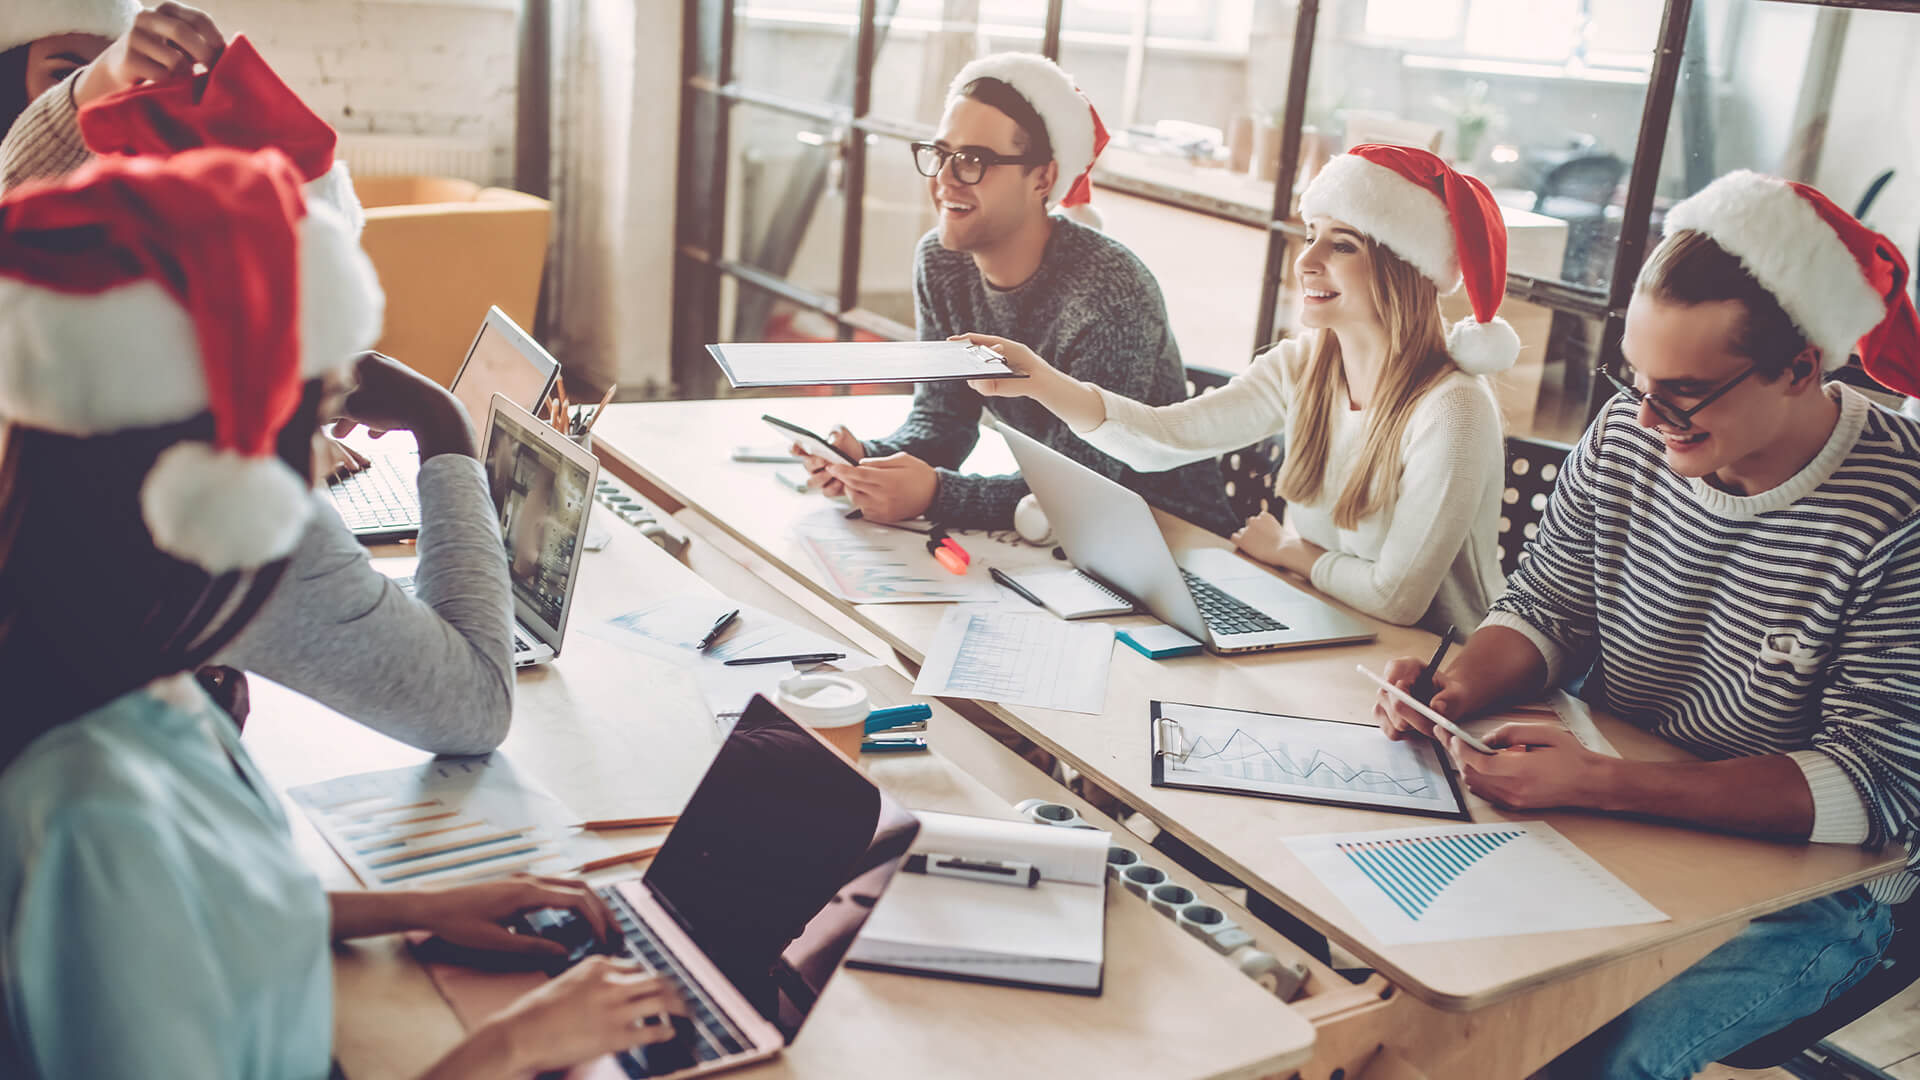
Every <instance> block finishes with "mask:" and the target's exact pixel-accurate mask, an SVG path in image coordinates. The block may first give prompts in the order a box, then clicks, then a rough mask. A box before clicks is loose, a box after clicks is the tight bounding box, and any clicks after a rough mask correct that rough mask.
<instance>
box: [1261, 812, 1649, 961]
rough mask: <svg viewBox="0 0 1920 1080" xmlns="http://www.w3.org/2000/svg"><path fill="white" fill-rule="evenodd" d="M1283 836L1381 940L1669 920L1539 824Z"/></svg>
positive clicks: (1442, 938) (1460, 938) (1408, 940)
mask: <svg viewBox="0 0 1920 1080" xmlns="http://www.w3.org/2000/svg"><path fill="white" fill-rule="evenodd" d="M1286 843H1287V846H1288V847H1290V848H1292V849H1293V852H1294V854H1295V855H1298V856H1299V857H1300V860H1301V861H1302V862H1304V863H1305V864H1306V865H1307V868H1308V869H1309V870H1312V871H1313V873H1314V875H1315V876H1316V877H1318V878H1319V879H1320V880H1321V881H1322V882H1323V883H1324V884H1326V886H1327V887H1328V888H1330V889H1332V890H1333V892H1334V894H1335V895H1336V896H1338V897H1339V898H1340V899H1341V901H1342V902H1343V903H1345V904H1346V905H1347V908H1348V909H1349V910H1351V911H1352V912H1353V913H1354V914H1355V915H1357V916H1359V918H1360V921H1361V922H1363V923H1365V924H1366V927H1367V929H1368V930H1369V931H1370V932H1372V934H1373V936H1374V937H1376V938H1378V939H1379V940H1380V943H1381V944H1383V945H1408V944H1415V943H1421V942H1433V941H1464V940H1467V939H1470V938H1488V937H1508V936H1511V935H1516V934H1543V933H1549V932H1555V931H1562V930H1589V929H1593V928H1595V927H1601V926H1632V925H1637V924H1641V923H1655V922H1664V921H1666V918H1667V916H1666V915H1665V914H1664V913H1662V912H1661V911H1660V910H1659V909H1658V908H1655V907H1654V906H1653V905H1652V904H1649V903H1647V901H1646V900H1645V899H1644V898H1643V897H1641V896H1640V894H1639V893H1636V892H1634V891H1633V890H1632V889H1630V888H1628V887H1627V886H1626V883H1625V882H1622V881H1621V880H1620V879H1619V878H1617V877H1615V876H1613V875H1612V874H1611V873H1609V872H1608V871H1607V870H1606V868H1605V867H1602V866H1601V865H1600V864H1599V863H1597V862H1595V861H1594V860H1593V859H1592V858H1591V857H1590V856H1588V855H1587V854H1586V853H1585V852H1583V851H1581V850H1580V849H1579V848H1577V847H1575V846H1574V845H1573V844H1572V842H1570V841H1569V840H1568V839H1567V838H1566V837H1564V836H1562V835H1560V833H1559V832H1558V831H1556V830H1555V829H1554V828H1553V827H1552V826H1550V825H1547V824H1546V823H1544V822H1539V821H1528V822H1518V823H1514V824H1504V825H1442V826H1437V827H1431V828H1419V829H1390V830H1386V831H1382V832H1365V833H1344V834H1327V835H1322V836H1298V837H1292V838H1290V839H1288V840H1287V841H1286Z"/></svg>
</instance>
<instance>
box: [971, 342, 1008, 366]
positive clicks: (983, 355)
mask: <svg viewBox="0 0 1920 1080" xmlns="http://www.w3.org/2000/svg"><path fill="white" fill-rule="evenodd" d="M967 355H968V356H971V357H973V358H974V359H975V360H977V361H979V362H980V363H982V364H994V365H997V366H999V367H1002V368H1004V367H1006V366H1007V358H1006V357H1004V356H1001V355H1000V353H999V350H997V349H994V348H993V347H992V346H989V345H974V344H969V345H968V346H967Z"/></svg>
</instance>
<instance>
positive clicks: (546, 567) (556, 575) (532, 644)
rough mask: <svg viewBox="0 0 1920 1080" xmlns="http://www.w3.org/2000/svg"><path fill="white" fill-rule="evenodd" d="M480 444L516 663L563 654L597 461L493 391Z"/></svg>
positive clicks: (584, 540) (591, 504) (540, 662)
mask: <svg viewBox="0 0 1920 1080" xmlns="http://www.w3.org/2000/svg"><path fill="white" fill-rule="evenodd" d="M486 417H487V422H486V427H485V428H484V429H483V431H484V433H485V436H486V438H485V441H484V442H483V444H482V448H481V451H480V459H481V462H482V464H484V465H485V466H486V471H487V491H488V493H489V494H491V495H492V497H493V509H494V513H496V514H498V515H499V517H500V538H501V541H502V542H503V543H504V544H505V545H506V549H507V578H508V580H509V581H510V582H511V583H512V585H513V618H514V626H513V666H514V667H527V666H529V665H532V664H543V663H546V662H547V661H548V660H551V659H553V658H554V657H556V656H559V655H560V641H561V639H562V638H564V637H565V636H566V633H567V616H568V615H569V614H570V613H571V612H572V610H573V593H574V583H575V582H576V581H577V580H578V579H579V576H580V555H581V553H582V552H584V551H585V550H586V535H587V519H588V517H589V516H590V515H591V513H592V511H593V485H594V482H595V481H596V480H597V479H598V478H599V475H600V461H599V459H598V458H595V457H594V456H593V455H592V454H591V453H588V452H587V451H585V450H582V449H581V448H580V447H579V446H578V445H577V444H575V443H574V442H573V440H571V439H569V438H567V437H566V436H564V435H562V434H560V433H559V432H558V431H555V430H554V429H553V425H551V424H546V423H542V422H541V421H539V420H536V419H534V416H533V414H532V413H530V412H528V411H527V410H525V409H523V408H521V407H520V406H518V405H515V404H514V403H513V402H511V401H509V400H507V396H506V395H505V394H495V395H494V396H493V407H492V409H491V410H490V411H489V412H488V413H486Z"/></svg>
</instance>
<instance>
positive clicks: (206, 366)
mask: <svg viewBox="0 0 1920 1080" xmlns="http://www.w3.org/2000/svg"><path fill="white" fill-rule="evenodd" d="M380 314H381V295H380V290H379V285H378V284H377V282H376V281H375V280H374V276H373V269H372V266H371V265H370V264H369V263H368V262H367V260H366V257H365V256H364V255H363V254H362V253H361V252H360V250H359V246H358V243H357V241H356V239H355V237H354V235H353V232H352V230H351V229H350V228H349V227H348V226H347V224H346V222H345V221H343V220H341V218H340V217H339V215H338V214H336V213H335V212H334V211H333V210H332V209H330V208H328V207H326V206H324V205H319V204H313V205H308V204H307V203H306V202H305V199H304V196H303V194H302V190H301V175H300V173H299V172H298V171H297V170H296V169H295V167H294V166H293V165H292V163H291V162H289V161H288V159H287V158H286V157H285V156H284V155H283V154H281V153H280V152H279V151H277V150H263V151H258V152H256V153H252V154H248V153H242V152H240V151H236V150H225V149H208V150H195V151H190V152H188V153H184V154H179V155H176V156H174V157H170V158H165V159H161V158H132V159H110V160H102V161H99V162H95V163H94V164H92V165H89V166H87V167H86V168H84V169H81V170H80V171H78V172H76V173H74V174H73V175H72V176H71V177H69V178H67V179H66V180H65V181H63V182H61V183H58V184H28V185H25V186H22V187H20V188H17V189H15V190H14V191H13V192H11V193H10V194H9V195H8V196H7V197H6V198H5V199H0V418H3V419H4V420H6V421H7V422H9V423H14V424H20V425H23V426H27V427H32V428H39V429H43V430H47V431H53V432H58V433H60V434H63V435H71V436H77V437H86V436H93V435H102V434H107V433H110V432H115V431H122V430H129V429H137V428H145V427H156V426H160V425H164V424H171V423H178V422H181V421H185V420H190V419H192V418H193V417H195V416H198V415H200V414H201V413H204V412H211V413H212V414H213V419H214V438H213V441H212V442H211V443H203V442H181V443H177V444H175V445H174V446H172V447H169V448H168V449H167V450H166V451H164V452H163V453H162V454H161V455H160V457H159V458H158V459H157V460H156V461H155V463H154V465H153V468H152V470H151V471H150V472H149V473H148V474H147V477H146V480H145V482H144V483H143V484H142V487H141V492H140V499H141V511H142V516H143V517H144V519H145V521H146V523H147V527H148V529H149V530H150V531H151V533H152V534H153V540H154V544H155V546H157V547H158V548H160V550H162V551H165V552H167V553H168V554H170V555H173V556H174V557H176V558H179V559H181V560H184V561H186V562H190V563H193V564H195V565H197V566H200V567H202V568H204V569H206V570H208V571H210V572H213V573H224V572H227V571H232V570H239V569H244V568H250V567H257V566H262V565H265V564H266V563H269V562H272V561H273V560H275V559H278V558H281V557H284V556H285V555H287V554H288V553H289V552H291V551H292V550H293V547H294V544H295V543H296V542H297V541H298V540H299V537H300V534H301V530H302V529H303V527H304V525H305V522H306V519H307V516H308V514H309V513H311V511H312V504H313V500H312V493H311V491H310V490H309V481H308V478H306V477H303V476H300V475H298V474H296V473H295V472H294V471H293V470H291V469H289V468H288V467H287V466H286V464H285V463H283V462H282V461H280V460H279V459H278V458H277V457H276V456H275V440H276V439H277V437H278V435H279V432H280V429H281V428H282V427H283V426H284V425H285V424H286V422H287V419H288V418H289V417H290V416H291V415H292V413H293V411H294V409H295V407H296V406H297V405H298V403H299V400H300V394H301V384H302V382H303V381H304V380H306V379H309V378H313V377H315V376H317V375H320V374H323V373H325V372H328V371H330V370H338V369H341V368H343V367H344V366H345V365H346V364H347V363H348V362H349V361H350V360H351V359H352V357H353V355H354V354H355V353H357V352H358V351H360V350H362V349H364V348H366V347H367V345H369V344H370V343H371V342H372V341H373V339H374V337H375V336H376V335H377V333H378V332H379V328H380Z"/></svg>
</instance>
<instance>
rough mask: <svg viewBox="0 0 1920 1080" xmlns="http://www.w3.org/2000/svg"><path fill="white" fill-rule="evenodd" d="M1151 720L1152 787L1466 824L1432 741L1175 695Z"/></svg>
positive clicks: (1454, 784) (1463, 807)
mask: <svg viewBox="0 0 1920 1080" xmlns="http://www.w3.org/2000/svg"><path fill="white" fill-rule="evenodd" d="M1150 722H1151V724H1152V742H1151V746H1152V749H1151V751H1150V752H1151V753H1152V755H1153V786H1154V787H1171V788H1189V789H1192V790H1195V791H1218V792H1224V793H1226V794H1229V795H1257V796H1260V797H1263V798H1268V799H1292V800H1295V801H1297V802H1310V803H1322V804H1325V805H1328V806H1352V807H1359V808H1361V809H1365V810H1390V811H1393V812H1395V813H1402V814H1425V815H1427V816H1430V817H1443V818H1453V819H1456V820H1460V821H1465V820H1467V803H1466V799H1465V798H1464V797H1463V796H1462V795H1461V793H1460V784H1459V781H1458V779H1457V778H1456V777H1455V776H1454V775H1453V772H1452V770H1451V769H1449V768H1448V767H1447V762H1446V755H1445V754H1443V753H1441V751H1440V747H1439V746H1438V744H1436V743H1434V742H1433V741H1432V740H1430V739H1409V740H1405V741H1401V742H1395V741H1393V740H1392V739H1389V738H1387V737H1386V736H1385V735H1383V734H1381V733H1380V729H1379V728H1377V727H1375V726H1374V725H1372V724H1355V723H1351V722H1348V721H1344V720H1318V719H1314V718H1311V717H1305V716H1283V715H1280V714H1277V713H1262V712H1249V711H1247V710H1244V709H1222V708H1217V707H1215V706H1211V705H1186V704H1182V703H1180V702H1173V701H1156V702H1154V703H1153V709H1152V718H1151V721H1150Z"/></svg>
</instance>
